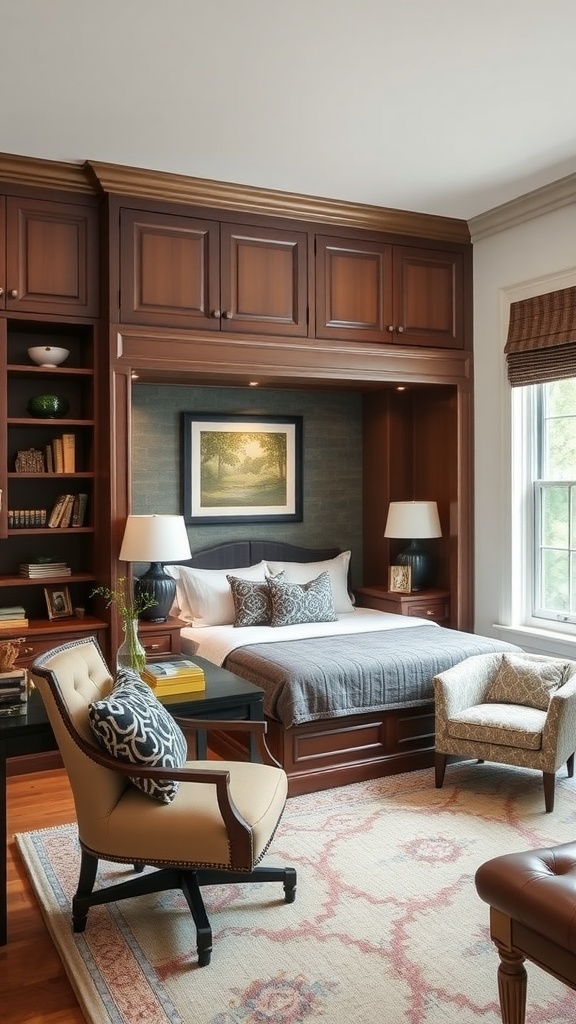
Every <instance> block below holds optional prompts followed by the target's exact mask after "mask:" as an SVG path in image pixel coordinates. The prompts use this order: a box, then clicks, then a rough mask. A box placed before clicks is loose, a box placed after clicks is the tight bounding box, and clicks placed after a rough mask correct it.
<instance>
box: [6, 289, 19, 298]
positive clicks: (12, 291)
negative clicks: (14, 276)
mask: <svg viewBox="0 0 576 1024" xmlns="http://www.w3.org/2000/svg"><path fill="white" fill-rule="evenodd" d="M8 294H9V296H10V298H11V299H17V298H18V292H17V290H16V288H11V289H10V291H9V292H8Z"/></svg>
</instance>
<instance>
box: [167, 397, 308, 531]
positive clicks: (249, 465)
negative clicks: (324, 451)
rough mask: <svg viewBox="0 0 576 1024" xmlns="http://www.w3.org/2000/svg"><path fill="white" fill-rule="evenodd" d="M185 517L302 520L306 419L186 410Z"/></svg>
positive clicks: (231, 520)
mask: <svg viewBox="0 0 576 1024" xmlns="http://www.w3.org/2000/svg"><path fill="white" fill-rule="evenodd" d="M182 435H183V444H182V457H183V491H184V520H185V522H187V523H273V522H278V523H288V522H300V521H301V520H302V417H301V416H240V415H236V416H226V415H222V414H220V413H189V412H185V413H183V414H182Z"/></svg>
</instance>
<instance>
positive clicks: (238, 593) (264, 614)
mask: <svg viewBox="0 0 576 1024" xmlns="http://www.w3.org/2000/svg"><path fill="white" fill-rule="evenodd" d="M226 578H227V580H228V582H229V584H230V589H231V591H232V598H233V600H234V609H235V612H236V617H235V619H234V625H235V626H269V625H270V623H271V621H272V602H271V599H270V590H269V587H268V582H267V580H268V579H270V578H271V577H266V582H264V583H253V582H251V581H250V580H242V579H240V578H239V577H238V576H227V577H226ZM274 579H275V580H277V581H278V583H280V582H282V580H283V579H284V573H283V572H279V573H278V574H277V575H276V576H274Z"/></svg>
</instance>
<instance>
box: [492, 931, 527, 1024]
mask: <svg viewBox="0 0 576 1024" xmlns="http://www.w3.org/2000/svg"><path fill="white" fill-rule="evenodd" d="M498 953H499V954H500V966H499V968H498V995H499V997H500V1013H501V1015H502V1024H524V1022H525V1020H526V986H527V975H526V968H525V967H524V957H523V956H521V955H520V954H519V953H513V952H512V951H511V950H506V949H501V948H499V949H498Z"/></svg>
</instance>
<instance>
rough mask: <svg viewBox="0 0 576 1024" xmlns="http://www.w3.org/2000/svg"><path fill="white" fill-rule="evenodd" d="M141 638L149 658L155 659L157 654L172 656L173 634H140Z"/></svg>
mask: <svg viewBox="0 0 576 1024" xmlns="http://www.w3.org/2000/svg"><path fill="white" fill-rule="evenodd" d="M139 636H140V643H141V644H142V647H143V648H144V650H145V651H146V657H147V658H154V657H156V655H157V654H172V633H154V635H153V636H145V635H142V634H141V633H140V634H139Z"/></svg>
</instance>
